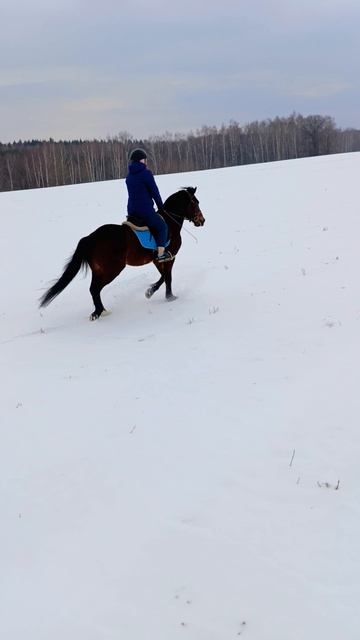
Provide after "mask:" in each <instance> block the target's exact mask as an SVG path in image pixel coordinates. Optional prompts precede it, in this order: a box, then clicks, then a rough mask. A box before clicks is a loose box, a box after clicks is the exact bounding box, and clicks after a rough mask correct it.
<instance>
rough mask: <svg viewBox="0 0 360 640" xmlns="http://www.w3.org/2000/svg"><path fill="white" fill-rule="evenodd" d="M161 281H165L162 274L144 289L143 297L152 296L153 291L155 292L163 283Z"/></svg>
mask: <svg viewBox="0 0 360 640" xmlns="http://www.w3.org/2000/svg"><path fill="white" fill-rule="evenodd" d="M163 282H165V278H164V276H163V275H161V278H160V279H159V280H158V281H157V282H154V284H151V285H150V287H149V288H148V289H146V291H145V297H146V298H151V296H153V295H154V293H156V291H157V290H158V289H160V287H161V285H162V284H163Z"/></svg>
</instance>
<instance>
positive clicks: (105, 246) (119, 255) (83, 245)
mask: <svg viewBox="0 0 360 640" xmlns="http://www.w3.org/2000/svg"><path fill="white" fill-rule="evenodd" d="M195 192H196V187H186V188H184V189H181V190H180V191H177V192H176V193H173V195H171V196H170V197H169V198H168V199H167V200H166V201H165V203H164V212H163V214H164V219H165V220H166V223H167V225H168V228H169V239H170V244H169V246H168V247H167V250H168V251H170V252H171V254H172V255H173V256H176V254H177V253H178V251H179V249H180V247H181V235H180V231H181V228H182V225H183V222H184V220H190V221H191V222H192V223H193V224H194V225H195V226H196V227H200V226H202V225H203V224H204V222H205V218H204V216H203V214H202V212H201V210H200V207H199V201H198V199H197V198H196V196H195ZM149 262H153V263H154V265H155V266H156V268H157V269H158V271H159V272H160V275H161V277H160V279H159V280H158V281H157V282H154V284H152V285H150V287H149V288H148V289H147V290H146V292H145V296H146V297H147V298H151V296H152V295H153V294H154V293H155V291H157V290H158V289H159V287H161V285H162V284H163V283H164V282H165V287H166V292H165V296H166V299H167V300H175V298H176V296H174V295H173V293H172V289H171V279H172V278H171V272H172V268H173V264H174V260H172V261H170V262H164V263H159V262H157V260H156V251H154V250H152V249H144V248H143V247H142V246H141V244H140V242H139V240H138V239H137V237H136V235H135V233H134V231H132V229H131V228H130V227H129V226H128V225H126V224H122V225H120V224H105V225H103V226H102V227H99V228H98V229H96V230H95V231H93V233H90V235H88V236H86V237H85V238H82V239H81V240H80V241H79V243H78V246H77V247H76V249H75V252H74V254H73V256H72V257H71V258H70V260H69V262H68V263H67V265H66V266H65V269H64V272H63V274H62V276H61V277H60V278H59V280H58V281H57V282H55V284H54V285H53V286H52V287H50V289H49V290H48V291H46V293H44V295H43V296H42V297H41V299H40V307H45V306H46V305H48V304H49V303H50V302H51V301H52V300H53V299H54V298H55V297H56V296H57V295H58V294H59V293H61V291H63V290H64V289H65V287H67V285H68V284H69V283H70V282H71V280H72V279H73V278H74V277H75V276H76V274H77V273H78V271H79V270H80V269H81V268H84V269H86V268H87V267H88V266H89V267H90V269H91V271H92V279H91V285H90V293H91V295H92V299H93V301H94V305H95V309H94V311H93V312H92V314H91V316H90V320H97V319H98V318H100V316H101V314H102V313H103V312H106V309H105V307H104V306H103V303H102V301H101V297H100V292H101V290H102V288H103V287H104V286H105V285H107V284H109V283H110V282H112V280H114V278H116V277H117V276H118V275H119V273H121V271H122V270H123V269H124V268H125V267H126V265H130V266H132V267H139V266H142V265H144V264H148V263H149Z"/></svg>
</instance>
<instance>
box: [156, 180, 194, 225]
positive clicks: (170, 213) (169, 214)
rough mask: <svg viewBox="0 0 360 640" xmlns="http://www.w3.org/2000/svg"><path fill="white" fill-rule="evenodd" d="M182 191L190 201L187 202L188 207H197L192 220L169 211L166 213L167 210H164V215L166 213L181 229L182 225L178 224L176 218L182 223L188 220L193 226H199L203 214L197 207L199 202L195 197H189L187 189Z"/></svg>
mask: <svg viewBox="0 0 360 640" xmlns="http://www.w3.org/2000/svg"><path fill="white" fill-rule="evenodd" d="M182 191H185V192H186V193H187V195H188V196H189V198H190V200H189V205H188V206H190V205H191V204H195V205H196V206H197V210H196V212H195V215H194V216H193V217H192V218H187V217H186V216H182V215H180V214H178V213H172V212H171V211H168V210H167V209H164V211H165V213H167V215H168V216H169V218H171V219H172V220H173V221H174V222H176V223H177V224H178V225H179V227H181V225H182V223H181V222H179V220H177V218H180V219H181V220H182V221H184V220H189V221H190V222H193V223H194V225H195V226H200V225H201V219H202V218H203V214H202V212H201V210H200V207H199V206H198V205H199V201H198V199H197V198H196V197H195V195H191V193H189V192H188V190H187V189H182Z"/></svg>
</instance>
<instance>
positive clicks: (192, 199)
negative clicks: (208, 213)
mask: <svg viewBox="0 0 360 640" xmlns="http://www.w3.org/2000/svg"><path fill="white" fill-rule="evenodd" d="M196 189H197V187H185V188H184V189H183V191H185V192H186V193H187V194H188V196H189V202H188V207H187V214H186V216H185V218H186V219H187V220H190V221H191V222H193V224H194V225H195V227H202V226H203V225H204V224H205V218H204V216H203V214H202V211H201V209H200V207H199V200H198V199H197V197H196V195H195V192H196Z"/></svg>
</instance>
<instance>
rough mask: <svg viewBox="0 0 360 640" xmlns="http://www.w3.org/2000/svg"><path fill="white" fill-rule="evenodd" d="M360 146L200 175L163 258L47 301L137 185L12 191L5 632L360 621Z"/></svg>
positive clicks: (214, 638) (121, 637)
mask: <svg viewBox="0 0 360 640" xmlns="http://www.w3.org/2000/svg"><path fill="white" fill-rule="evenodd" d="M359 175H360V154H348V155H338V156H332V157H323V158H311V159H304V160H296V161H287V162H278V163H273V164H266V165H255V166H247V167H236V168H231V169H222V170H216V171H204V172H200V173H193V174H181V175H167V176H159V177H158V178H157V182H158V185H159V187H160V191H161V193H162V195H163V197H164V198H166V197H167V196H168V195H170V194H171V193H173V192H174V191H176V190H177V189H178V188H179V187H181V186H183V185H193V186H196V185H197V186H198V191H197V195H198V197H199V200H200V205H201V208H202V210H203V213H204V215H205V217H206V224H205V226H204V227H203V228H202V229H194V227H191V226H190V225H189V223H185V227H186V228H187V229H188V230H190V231H191V233H192V234H193V235H194V236H195V237H196V239H197V240H198V243H196V242H195V241H194V239H193V238H192V237H191V236H189V235H187V234H186V232H185V231H184V232H183V247H182V250H181V252H180V254H179V257H178V259H177V261H176V264H175V266H174V271H173V274H174V280H173V290H174V293H175V294H177V295H178V296H179V298H178V300H177V301H176V302H171V303H168V302H165V299H164V291H163V290H160V291H159V292H158V293H157V294H156V295H155V296H154V297H153V298H152V299H151V300H149V301H148V300H146V299H145V297H144V292H145V289H146V288H147V286H148V285H149V284H150V283H151V282H154V280H156V279H157V272H156V271H155V269H154V267H153V266H152V265H150V266H147V267H144V268H142V269H131V268H128V269H127V270H126V271H125V272H123V274H122V275H121V276H120V277H119V278H118V279H117V280H115V281H114V282H113V283H112V284H111V285H109V286H108V287H107V288H106V289H104V292H103V301H104V304H105V306H106V307H107V308H109V309H111V311H112V314H111V315H110V316H108V317H104V318H101V319H100V320H99V321H97V322H89V320H88V316H89V314H90V312H91V311H92V310H93V305H92V300H91V298H90V294H89V292H88V287H89V280H90V276H89V275H88V276H87V278H86V280H84V278H83V277H82V276H77V278H76V279H75V280H74V281H73V282H72V283H71V284H70V285H69V287H68V288H67V289H66V290H65V291H64V292H63V293H62V294H61V295H60V296H59V297H58V298H56V300H55V301H54V302H53V303H52V304H51V305H50V306H49V307H48V308H46V309H45V310H43V311H41V312H40V311H39V309H38V306H37V299H38V298H39V297H40V295H41V294H42V293H43V291H44V289H45V288H47V286H48V284H49V281H51V280H52V279H53V278H57V277H58V276H59V275H60V274H61V272H62V268H63V264H64V262H65V261H66V259H67V258H68V257H69V255H70V254H72V252H73V251H74V249H75V246H76V244H77V242H78V240H79V239H80V237H82V236H84V235H86V234H87V233H89V232H90V231H92V230H93V229H95V228H96V227H97V226H99V225H101V224H104V223H106V222H120V221H122V220H123V219H124V212H125V209H126V193H125V191H126V190H125V186H124V183H123V182H122V181H117V182H107V183H98V184H87V185H81V186H74V187H62V188H54V189H44V190H37V191H24V192H17V193H2V194H0V208H1V234H0V288H1V297H2V304H1V309H0V322H1V347H0V349H1V351H0V354H1V359H0V376H1V378H0V384H1V405H0V417H1V423H0V489H1V491H0V592H1V593H0V637H1V639H2V640H115V639H116V640H150V639H151V640H176V639H177V638H186V639H188V640H228V639H229V640H231V639H232V638H233V639H235V638H237V637H241V638H243V639H244V640H323V639H324V640H325V639H326V640H358V639H359V637H360V621H359V612H358V608H359V601H360V554H359V540H360V465H359V461H360V418H359V416H360V392H359V368H360V366H359V363H360V340H359V333H360V205H359Z"/></svg>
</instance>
